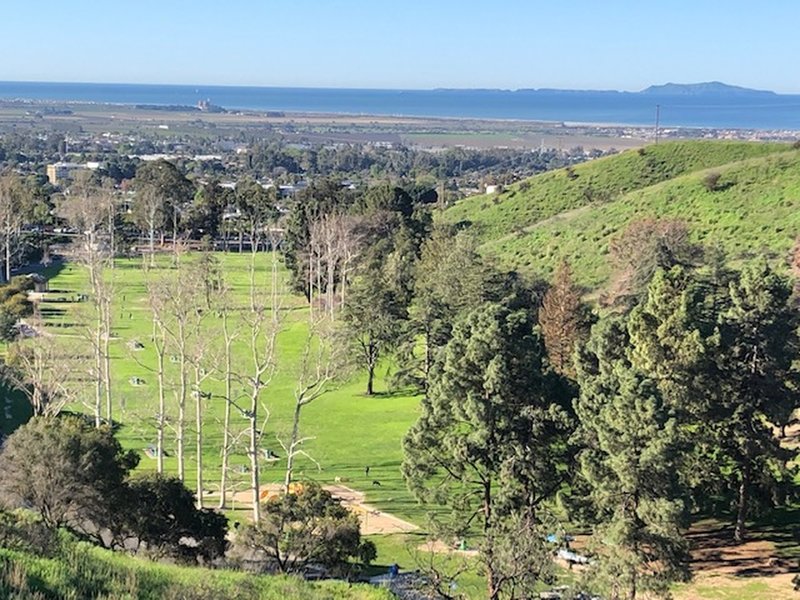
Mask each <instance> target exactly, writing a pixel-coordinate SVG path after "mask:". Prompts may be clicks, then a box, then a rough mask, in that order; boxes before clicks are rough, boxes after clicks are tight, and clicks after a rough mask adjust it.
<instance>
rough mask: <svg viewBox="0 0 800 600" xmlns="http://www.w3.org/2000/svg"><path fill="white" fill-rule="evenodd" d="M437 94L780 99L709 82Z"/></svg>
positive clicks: (452, 90) (450, 90)
mask: <svg viewBox="0 0 800 600" xmlns="http://www.w3.org/2000/svg"><path fill="white" fill-rule="evenodd" d="M421 91H422V90H402V91H401V93H404V94H414V93H419V92H421ZM432 91H434V92H444V93H457V94H461V93H464V92H469V93H477V94H498V93H508V94H556V95H561V94H570V95H580V94H608V95H624V96H639V95H648V96H753V97H757V96H778V94H777V93H776V92H772V91H768V90H755V89H751V88H746V87H741V86H738V85H729V84H727V83H722V82H721V81H705V82H701V83H665V84H662V85H651V86H650V87H648V88H645V89H643V90H640V91H637V92H626V91H620V90H590V89H564V88H519V89H516V90H512V89H499V88H436V89H434V90H432Z"/></svg>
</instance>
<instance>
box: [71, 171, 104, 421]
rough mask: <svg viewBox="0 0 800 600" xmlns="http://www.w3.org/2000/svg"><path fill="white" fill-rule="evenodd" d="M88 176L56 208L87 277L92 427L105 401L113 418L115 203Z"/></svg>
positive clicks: (79, 177) (99, 418)
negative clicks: (69, 231)
mask: <svg viewBox="0 0 800 600" xmlns="http://www.w3.org/2000/svg"><path fill="white" fill-rule="evenodd" d="M90 177H91V174H90V173H89V172H88V171H87V172H78V173H77V174H76V178H75V181H74V182H73V184H72V185H71V186H70V190H69V192H70V193H69V194H67V195H66V196H65V197H64V199H63V201H62V202H61V203H60V205H59V212H60V214H61V216H62V217H63V218H65V219H66V220H67V221H68V222H69V223H70V225H72V227H74V228H75V229H77V230H78V231H79V236H78V237H76V238H75V242H74V244H73V247H72V255H73V257H74V258H75V259H76V260H77V262H78V263H79V264H81V265H83V266H84V267H85V268H86V270H87V271H88V274H89V286H90V292H91V294H90V298H91V307H92V313H93V314H91V315H90V316H89V318H88V319H87V321H86V322H87V327H86V334H87V339H88V340H89V344H90V345H91V347H92V354H93V356H94V368H93V372H92V378H93V381H94V389H95V403H94V407H93V412H94V415H95V424H96V425H97V426H98V427H99V426H100V424H101V422H102V406H103V400H104V399H105V409H106V411H105V412H106V419H108V421H109V422H111V420H112V418H113V402H112V400H113V398H112V385H111V356H110V343H111V326H112V308H111V303H112V299H113V294H114V290H113V278H111V277H109V276H108V274H107V271H108V269H109V268H110V267H111V265H112V264H113V260H114V256H113V250H112V247H111V244H112V239H111V237H110V235H109V233H108V230H107V226H108V223H109V221H113V212H114V201H113V189H112V188H111V187H109V186H104V187H100V186H96V185H94V184H93V183H92V182H91V179H90Z"/></svg>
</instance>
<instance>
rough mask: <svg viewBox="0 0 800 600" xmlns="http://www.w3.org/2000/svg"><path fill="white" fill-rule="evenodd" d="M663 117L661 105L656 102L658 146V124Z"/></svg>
mask: <svg viewBox="0 0 800 600" xmlns="http://www.w3.org/2000/svg"><path fill="white" fill-rule="evenodd" d="M660 119H661V105H660V104H656V146H657V145H658V124H659V120H660Z"/></svg>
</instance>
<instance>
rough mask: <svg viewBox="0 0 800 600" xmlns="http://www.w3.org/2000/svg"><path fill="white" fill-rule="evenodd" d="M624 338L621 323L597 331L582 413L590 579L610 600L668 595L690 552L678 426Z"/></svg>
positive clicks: (585, 372)
mask: <svg viewBox="0 0 800 600" xmlns="http://www.w3.org/2000/svg"><path fill="white" fill-rule="evenodd" d="M624 338H625V334H624V327H620V323H619V322H611V323H608V324H606V325H605V326H603V327H597V328H595V331H594V334H593V339H592V341H591V343H590V344H589V346H588V348H587V349H586V350H585V351H584V352H583V353H582V355H581V361H580V363H579V369H578V381H579V383H580V386H581V392H580V397H579V399H578V401H577V402H576V413H577V415H578V418H579V420H580V429H579V432H580V437H581V441H582V442H583V445H584V449H583V450H582V452H581V454H580V467H581V475H582V477H583V479H584V480H585V482H586V483H587V484H588V486H589V489H590V490H591V501H592V502H593V504H594V509H595V518H596V525H595V528H594V535H593V537H594V545H595V550H596V551H597V554H598V557H597V559H596V561H595V563H594V565H593V566H592V568H591V569H590V572H589V579H590V581H591V582H592V584H593V585H594V586H597V587H598V588H600V589H601V590H602V591H603V592H604V593H606V594H608V597H609V598H612V599H619V598H628V599H630V600H634V599H635V598H636V596H637V594H638V593H639V592H642V591H644V592H647V593H650V594H659V595H666V594H667V593H668V588H669V585H670V583H672V582H673V581H676V580H681V579H684V578H685V576H686V563H685V559H686V544H685V542H684V540H683V538H682V536H681V534H680V527H681V525H682V524H683V516H684V505H683V502H682V500H681V490H680V487H679V479H678V469H679V466H680V462H679V452H678V445H679V440H680V437H679V432H678V421H677V419H676V418H675V415H674V412H673V410H672V409H671V408H670V406H669V405H668V403H667V402H666V401H665V399H664V398H663V397H662V395H661V394H660V392H659V389H658V386H657V385H656V383H655V382H654V381H653V380H651V379H649V378H648V377H646V376H645V375H643V374H642V373H641V372H639V371H638V370H637V369H635V368H634V367H633V366H632V365H631V364H630V363H629V361H628V360H627V358H626V357H625V356H624V354H625V352H624V348H625V344H622V345H620V341H624ZM620 348H622V349H623V350H621V351H620Z"/></svg>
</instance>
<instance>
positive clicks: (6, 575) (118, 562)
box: [0, 535, 392, 600]
mask: <svg viewBox="0 0 800 600" xmlns="http://www.w3.org/2000/svg"><path fill="white" fill-rule="evenodd" d="M61 537H62V539H61V542H60V546H61V547H60V548H59V550H58V551H57V552H56V553H55V555H53V556H48V557H43V556H40V555H39V554H38V552H37V553H33V552H29V551H20V550H10V549H7V548H0V597H2V598H16V599H18V600H60V599H68V598H74V599H76V600H77V599H83V598H97V599H101V598H104V599H108V600H111V599H118V598H119V599H121V598H126V599H129V600H161V599H168V600H169V599H171V600H179V599H180V600H200V599H208V600H222V599H223V598H224V599H232V600H235V599H239V600H251V599H253V598H263V599H264V600H284V599H286V600H300V599H302V600H306V599H307V600H337V599H344V598H354V599H360V600H388V599H389V598H391V597H392V595H391V594H390V593H389V592H387V591H385V590H382V589H379V588H376V587H371V586H369V585H366V584H362V585H349V584H348V583H346V582H341V581H326V582H320V583H311V582H306V581H304V580H302V579H300V578H298V577H281V576H267V575H254V574H252V573H243V572H235V571H226V570H221V569H218V570H211V569H200V568H197V567H194V568H190V567H180V566H174V565H167V564H159V563H155V562H151V561H149V560H146V559H138V558H134V557H131V556H128V555H126V554H122V553H114V552H111V551H109V550H103V549H101V548H97V547H95V546H92V545H90V544H88V543H86V542H77V541H75V540H74V539H72V536H69V535H63V536H61Z"/></svg>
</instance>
